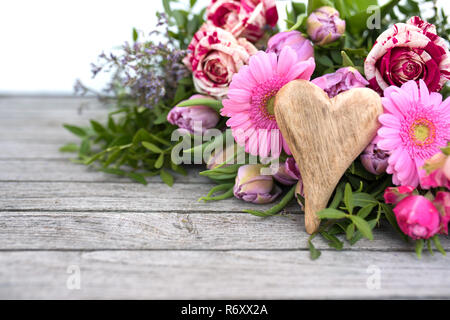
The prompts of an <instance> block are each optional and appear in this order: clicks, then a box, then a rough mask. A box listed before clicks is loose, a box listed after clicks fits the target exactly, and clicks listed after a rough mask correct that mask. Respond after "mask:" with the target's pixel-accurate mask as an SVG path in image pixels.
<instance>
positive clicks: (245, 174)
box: [233, 164, 281, 203]
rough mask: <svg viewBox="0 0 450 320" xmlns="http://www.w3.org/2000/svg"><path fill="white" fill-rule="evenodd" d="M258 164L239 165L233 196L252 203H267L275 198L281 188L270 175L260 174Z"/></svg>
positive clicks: (260, 166)
mask: <svg viewBox="0 0 450 320" xmlns="http://www.w3.org/2000/svg"><path fill="white" fill-rule="evenodd" d="M262 167H263V166H262V165H260V164H248V165H244V166H241V167H240V168H239V170H238V173H237V176H236V183H235V185H234V189H233V191H234V196H235V197H236V198H238V199H242V200H244V201H247V202H252V203H269V202H272V201H273V200H275V198H277V197H278V196H279V195H280V193H281V189H280V188H279V187H278V186H276V185H275V183H274V182H273V179H272V176H270V175H261V173H260V170H261V168H262Z"/></svg>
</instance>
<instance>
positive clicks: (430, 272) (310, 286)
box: [0, 250, 450, 299]
mask: <svg viewBox="0 0 450 320" xmlns="http://www.w3.org/2000/svg"><path fill="white" fill-rule="evenodd" d="M449 262H450V258H449V257H442V256H438V255H435V256H433V257H426V259H423V260H417V259H416V258H415V257H414V256H412V255H411V254H410V253H405V252H396V253H390V252H379V253H377V254H373V252H340V253H336V252H332V251H330V252H325V253H323V255H322V257H321V258H320V259H319V260H316V261H311V260H310V259H309V258H308V252H306V251H142V250H138V251H93V252H79V251H68V252H67V251H66V252H58V251H53V252H51V251H50V252H49V251H44V252H26V251H25V252H23V251H22V252H0V298H4V299H5V298H6V299H17V298H19V299H27V298H33V299H36V298H46V299H55V298H56V299H74V298H84V299H86V298H102V299H113V298H114V299H131V298H132V299H267V298H271V299H300V298H301V299H314V298H322V299H323V298H347V299H362V298H450V289H449V288H450V269H449V268H448V264H449ZM424 270H426V272H424ZM77 275H79V276H80V277H79V279H80V289H79V290H76V289H75V290H74V288H76V286H75V287H74V285H76V283H77V282H76V281H74V279H75V278H74V277H77ZM378 280H379V281H378ZM368 284H369V285H368Z"/></svg>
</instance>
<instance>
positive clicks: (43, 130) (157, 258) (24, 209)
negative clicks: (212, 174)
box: [0, 97, 450, 299]
mask: <svg viewBox="0 0 450 320" xmlns="http://www.w3.org/2000/svg"><path fill="white" fill-rule="evenodd" d="M80 104H82V105H83V108H82V112H81V113H80ZM105 114H106V110H105V107H103V106H100V105H99V104H98V103H96V102H95V100H91V99H78V98H63V97H1V98H0V150H1V152H0V181H1V182H0V298H3V299H5V298H6V299H13V298H19V299H22V298H33V299H35V298H37V299H45V298H50V299H51V298H56V299H76V298H127V299H133V298H137V299H179V298H185V299H208V298H214V299H220V298H222V299H241V298H249V299H253V298H262V299H267V298H271V299H298V298H301V299H308V298H320V299H323V298H350V299H361V298H388V299H389V298H450V257H449V256H447V257H443V256H441V255H440V254H439V253H435V255H434V256H431V255H430V254H429V253H428V252H425V253H424V257H423V258H422V260H418V259H417V258H416V256H415V253H414V248H413V245H412V244H406V243H404V242H403V241H402V240H401V239H400V238H399V237H398V235H396V234H395V233H394V232H393V231H392V230H391V229H390V228H389V227H381V228H379V229H377V230H376V232H375V240H374V241H368V240H362V241H360V242H358V244H357V245H355V246H353V247H349V246H348V245H345V247H344V249H343V250H342V251H341V252H336V251H335V250H333V249H329V248H328V245H327V244H326V243H325V242H323V241H322V240H320V239H318V238H317V239H316V240H315V244H316V247H317V248H319V249H321V250H323V251H322V256H321V257H320V258H319V259H318V260H316V261H311V260H310V259H309V251H308V246H307V241H306V239H307V237H308V236H307V234H306V233H305V232H304V222H303V215H302V214H299V213H298V212H296V211H297V208H296V207H295V206H292V207H291V208H290V209H289V210H287V211H288V212H287V213H286V214H285V215H283V216H277V217H273V218H268V219H261V218H258V217H255V216H252V215H249V214H246V213H242V212H241V211H242V209H244V208H264V206H256V205H250V204H247V203H245V202H242V201H239V200H236V199H229V200H226V201H221V202H212V203H200V202H198V201H197V199H198V198H199V197H200V196H202V195H205V194H206V193H207V191H208V190H209V188H210V187H211V186H212V184H211V183H210V182H209V181H208V180H206V179H205V178H202V177H200V176H198V174H197V173H198V171H199V170H201V169H202V168H192V169H190V170H189V175H188V176H187V177H181V176H180V177H177V178H176V183H175V185H174V186H173V187H172V188H169V187H168V186H166V185H165V184H163V183H161V181H159V178H152V179H153V180H152V181H151V183H150V184H149V185H148V186H143V185H140V184H137V183H133V182H130V181H129V180H127V179H122V178H118V177H114V176H110V175H106V174H103V173H98V172H95V171H92V170H89V169H88V168H86V167H84V166H81V165H77V164H73V163H71V162H69V160H68V159H69V158H70V157H71V156H72V155H71V154H63V153H60V152H59V151H58V148H59V147H60V146H61V145H63V144H65V143H67V142H71V141H73V142H76V141H77V138H76V137H74V136H72V135H71V134H69V133H68V132H66V131H65V130H64V129H63V128H62V127H61V125H62V123H66V122H68V123H73V124H79V125H83V124H87V122H88V119H89V118H95V119H98V120H102V119H104V116H105ZM442 242H443V246H444V247H445V248H446V249H447V250H449V249H450V241H448V239H445V240H443V241H442ZM78 280H79V281H78Z"/></svg>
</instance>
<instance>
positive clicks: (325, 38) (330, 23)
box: [306, 6, 345, 45]
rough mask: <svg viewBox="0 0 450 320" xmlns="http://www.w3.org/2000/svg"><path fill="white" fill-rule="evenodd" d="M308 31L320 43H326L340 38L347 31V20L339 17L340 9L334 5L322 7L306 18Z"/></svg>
mask: <svg viewBox="0 0 450 320" xmlns="http://www.w3.org/2000/svg"><path fill="white" fill-rule="evenodd" d="M306 27H307V32H308V35H309V36H310V38H311V39H312V40H313V41H314V42H315V43H316V44H318V45H325V44H328V43H331V42H334V41H336V40H337V39H339V38H340V37H341V36H342V34H344V32H345V21H344V20H342V19H340V18H339V11H337V10H336V9H334V8H332V7H326V6H325V7H320V8H319V9H317V10H315V11H313V12H312V13H311V14H310V15H309V17H308V19H307V20H306Z"/></svg>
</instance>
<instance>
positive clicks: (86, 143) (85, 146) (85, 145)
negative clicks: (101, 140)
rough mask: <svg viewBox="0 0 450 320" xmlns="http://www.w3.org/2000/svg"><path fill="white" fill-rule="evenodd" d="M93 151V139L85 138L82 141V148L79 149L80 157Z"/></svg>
mask: <svg viewBox="0 0 450 320" xmlns="http://www.w3.org/2000/svg"><path fill="white" fill-rule="evenodd" d="M90 152H91V141H90V140H89V139H87V138H86V139H83V141H81V146H80V149H79V150H78V154H79V155H80V157H82V156H85V155H88V154H89V153H90Z"/></svg>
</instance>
